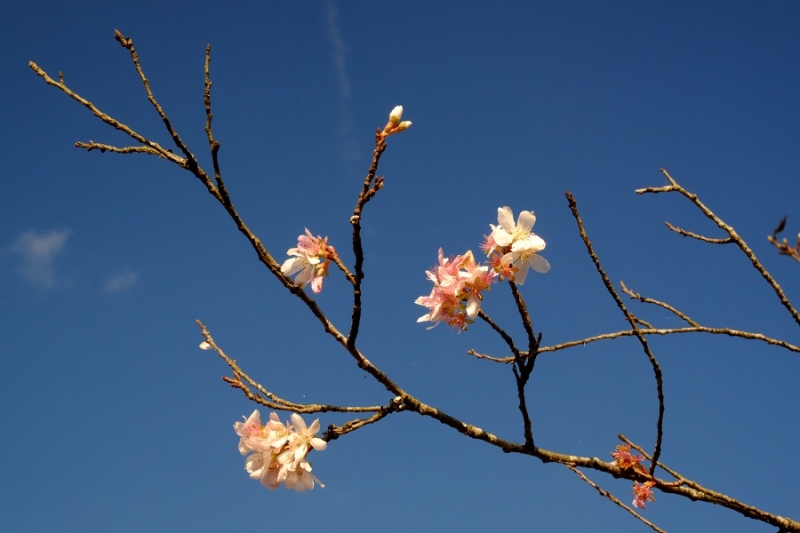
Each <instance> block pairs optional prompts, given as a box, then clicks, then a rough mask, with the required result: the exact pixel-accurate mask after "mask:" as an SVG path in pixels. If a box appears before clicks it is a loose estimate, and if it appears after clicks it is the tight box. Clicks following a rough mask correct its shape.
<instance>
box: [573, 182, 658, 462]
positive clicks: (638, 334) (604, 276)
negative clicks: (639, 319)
mask: <svg viewBox="0 0 800 533" xmlns="http://www.w3.org/2000/svg"><path fill="white" fill-rule="evenodd" d="M564 194H565V195H566V197H567V201H568V202H569V207H570V210H571V211H572V216H573V217H574V218H575V222H577V223H578V231H579V232H580V235H581V239H583V243H584V244H585V245H586V250H587V251H588V252H589V256H590V257H591V258H592V262H593V263H594V266H595V268H596V269H597V272H598V273H599V274H600V277H601V278H602V279H603V283H604V284H605V286H606V289H608V292H609V294H611V297H612V298H613V299H614V301H615V302H616V303H617V307H619V309H620V311H622V314H624V315H625V318H627V319H628V322H629V323H630V325H631V328H632V329H633V333H634V335H636V337H637V338H638V339H639V342H640V343H641V345H642V349H643V350H644V353H645V354H646V355H647V359H648V360H649V361H650V365H651V366H652V367H653V374H654V375H655V379H656V389H657V392H658V420H657V422H656V444H655V449H654V451H653V457H654V462H653V464H652V465H651V466H650V474H651V475H652V474H653V470H654V469H655V461H658V458H659V456H660V455H661V442H662V439H663V437H664V380H663V377H662V375H661V366H660V365H659V364H658V361H656V358H655V356H654V355H653V352H651V351H650V346H649V345H648V344H647V339H645V338H644V335H642V334H641V332H640V331H639V328H638V327H637V326H636V320H634V318H633V315H631V313H630V311H628V308H627V307H625V303H624V302H623V301H622V298H620V297H619V295H618V294H617V291H616V290H614V285H612V284H611V280H609V279H608V275H607V274H606V272H605V270H603V267H602V265H601V264H600V259H599V258H598V257H597V254H595V252H594V248H593V247H592V241H590V240H589V236H588V235H587V234H586V229H585V228H584V227H583V220H581V216H580V213H578V203H577V202H576V201H575V197H574V196H573V195H572V193H570V192H565V193H564Z"/></svg>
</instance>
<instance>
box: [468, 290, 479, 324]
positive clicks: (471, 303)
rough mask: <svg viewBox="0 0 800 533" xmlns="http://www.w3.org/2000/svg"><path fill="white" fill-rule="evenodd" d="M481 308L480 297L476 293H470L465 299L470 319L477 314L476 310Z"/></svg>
mask: <svg viewBox="0 0 800 533" xmlns="http://www.w3.org/2000/svg"><path fill="white" fill-rule="evenodd" d="M480 310H481V299H480V298H478V297H477V296H476V295H472V296H470V297H469V299H468V300H467V316H468V317H469V319H470V320H473V319H474V318H475V317H476V316H478V311H480Z"/></svg>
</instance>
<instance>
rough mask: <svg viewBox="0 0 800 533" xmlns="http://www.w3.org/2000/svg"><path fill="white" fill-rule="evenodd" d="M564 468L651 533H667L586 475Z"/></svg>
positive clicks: (575, 469) (569, 466)
mask: <svg viewBox="0 0 800 533" xmlns="http://www.w3.org/2000/svg"><path fill="white" fill-rule="evenodd" d="M564 466H566V467H567V468H569V469H570V470H572V471H573V472H575V473H576V474H577V475H578V477H579V478H581V479H582V480H583V481H585V482H586V483H588V484H589V485H590V486H591V487H592V488H594V490H596V491H597V493H598V494H600V496H603V497H604V498H608V499H609V500H610V501H611V502H613V503H614V504H616V505H618V506H620V507H622V508H623V509H625V510H626V511H628V512H629V513H630V514H632V515H633V516H634V518H636V519H637V520H640V521H642V522H643V523H644V524H646V525H647V526H649V527H650V529H652V530H653V531H658V532H659V533H667V532H666V531H664V530H663V529H661V528H660V527H658V526H656V525H655V524H653V523H652V522H650V521H649V520H647V519H646V518H645V517H643V516H642V515H640V514H639V513H637V512H636V511H634V510H633V509H631V508H630V506H628V505H625V504H624V503H622V502H621V501H619V498H617V497H616V496H614V495H613V494H611V493H610V492H608V491H607V490H603V489H601V488H600V487H599V486H598V485H597V484H596V483H595V482H594V481H592V480H591V479H589V478H588V477H586V475H585V474H584V473H583V472H581V471H580V470H578V469H577V468H575V467H574V466H572V465H564Z"/></svg>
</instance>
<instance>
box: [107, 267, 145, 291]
mask: <svg viewBox="0 0 800 533" xmlns="http://www.w3.org/2000/svg"><path fill="white" fill-rule="evenodd" d="M138 279H139V274H137V273H136V272H134V271H132V270H126V271H124V272H122V273H121V274H118V275H116V276H112V277H110V278H109V279H108V281H106V286H105V291H106V292H109V293H114V292H122V291H124V290H127V289H130V288H131V287H133V285H134V284H135V283H136V281H137V280H138Z"/></svg>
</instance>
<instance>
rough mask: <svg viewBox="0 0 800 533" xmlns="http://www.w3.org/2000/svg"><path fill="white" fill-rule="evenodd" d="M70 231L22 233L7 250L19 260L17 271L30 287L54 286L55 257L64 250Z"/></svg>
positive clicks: (46, 287) (45, 287)
mask: <svg viewBox="0 0 800 533" xmlns="http://www.w3.org/2000/svg"><path fill="white" fill-rule="evenodd" d="M71 233H72V232H71V231H70V230H63V231H51V232H49V233H44V234H42V235H40V234H39V233H38V232H37V231H36V230H34V229H29V230H27V231H24V232H22V233H21V234H20V235H19V236H18V237H17V239H16V240H15V241H14V242H13V243H12V244H11V246H9V247H8V248H7V251H8V252H9V253H11V254H13V255H16V256H18V257H19V258H20V265H19V271H20V273H21V274H22V275H23V276H24V277H25V279H27V280H28V281H29V282H30V283H31V284H32V285H34V286H36V287H39V288H41V289H50V288H52V287H54V286H55V284H56V279H55V268H54V262H55V257H56V255H58V253H59V252H60V251H61V250H62V249H63V248H64V244H65V243H66V242H67V237H69V236H70V234H71Z"/></svg>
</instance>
